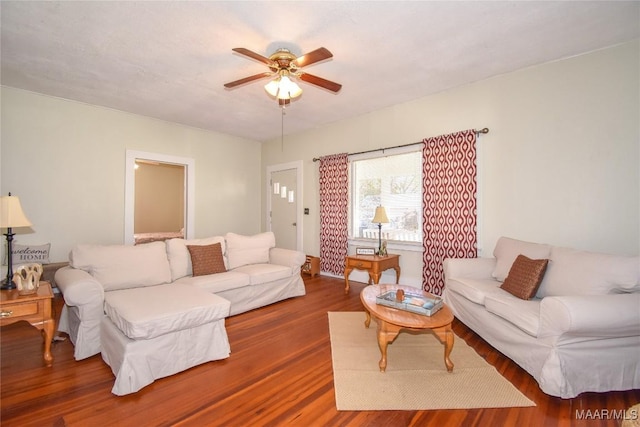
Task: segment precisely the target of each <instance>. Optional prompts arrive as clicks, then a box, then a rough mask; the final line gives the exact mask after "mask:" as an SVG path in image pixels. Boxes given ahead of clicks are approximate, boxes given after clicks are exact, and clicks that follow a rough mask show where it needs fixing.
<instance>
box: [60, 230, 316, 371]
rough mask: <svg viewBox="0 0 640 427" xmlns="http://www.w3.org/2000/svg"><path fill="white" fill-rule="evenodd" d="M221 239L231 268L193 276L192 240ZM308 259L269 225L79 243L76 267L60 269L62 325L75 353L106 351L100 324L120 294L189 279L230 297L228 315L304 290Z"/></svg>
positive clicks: (197, 288) (72, 259) (196, 288)
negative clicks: (283, 243) (281, 243)
mask: <svg viewBox="0 0 640 427" xmlns="http://www.w3.org/2000/svg"><path fill="white" fill-rule="evenodd" d="M215 243H220V245H221V251H222V254H223V258H224V264H225V267H226V268H227V271H226V272H222V273H218V274H210V275H203V276H195V277H194V276H193V275H192V264H191V258H190V253H189V250H188V249H187V245H196V246H204V245H212V244H215ZM304 261H305V255H304V254H303V253H302V252H298V251H292V250H288V249H282V248H276V247H275V237H274V235H273V233H270V232H269V233H261V234H257V235H255V236H242V235H238V234H234V233H227V234H226V235H225V236H224V237H222V236H216V237H210V238H205V239H194V240H184V239H171V240H167V241H166V242H153V243H147V244H143V245H138V246H125V245H110V246H100V245H76V246H75V247H74V248H73V249H72V251H71V253H70V255H69V264H70V265H69V267H65V268H62V269H60V270H58V271H57V272H56V275H55V280H56V284H57V286H58V288H59V289H60V290H61V292H62V295H63V297H64V301H65V305H64V306H63V309H62V313H61V316H60V324H59V326H58V330H59V331H61V332H65V333H67V334H68V335H69V337H70V339H71V341H72V342H73V344H74V346H75V351H74V357H75V359H76V360H81V359H84V358H87V357H90V356H93V355H94V354H97V353H100V352H101V349H102V345H101V333H100V328H101V326H100V324H101V322H102V320H103V318H105V317H109V316H110V314H109V313H108V312H107V314H106V315H105V301H108V300H109V298H110V297H113V298H115V297H117V296H118V294H119V293H123V292H127V291H129V292H130V289H135V288H141V287H155V286H162V285H163V284H167V283H172V284H180V285H181V286H183V285H185V286H186V288H185V289H190V290H192V291H193V292H194V293H202V292H203V291H206V293H210V294H215V295H216V296H218V297H221V298H222V299H223V300H226V301H228V302H229V303H230V306H229V307H228V312H227V313H226V314H225V315H224V316H223V317H226V316H227V315H234V314H238V313H242V312H245V311H249V310H252V309H255V308H258V307H262V306H265V305H268V304H271V303H274V302H277V301H281V300H284V299H286V298H291V297H296V296H301V295H304V294H305V287H304V282H303V281H302V278H301V276H300V267H301V266H302V264H303V263H304ZM158 289H160V288H158ZM145 292H149V291H145ZM140 304H145V301H140ZM111 320H112V321H113V320H114V319H111ZM116 324H117V323H116ZM103 357H104V355H103Z"/></svg>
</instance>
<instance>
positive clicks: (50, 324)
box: [42, 319, 55, 366]
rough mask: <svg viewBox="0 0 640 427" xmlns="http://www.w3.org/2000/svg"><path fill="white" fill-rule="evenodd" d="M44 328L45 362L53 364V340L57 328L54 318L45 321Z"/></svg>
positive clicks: (48, 364) (49, 364)
mask: <svg viewBox="0 0 640 427" xmlns="http://www.w3.org/2000/svg"><path fill="white" fill-rule="evenodd" d="M43 326H44V328H43V329H42V335H43V336H44V363H45V365H47V366H51V365H52V364H53V355H52V354H51V341H52V340H53V333H54V329H55V325H54V321H53V319H47V320H45V321H44V325H43Z"/></svg>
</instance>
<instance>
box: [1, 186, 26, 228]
mask: <svg viewBox="0 0 640 427" xmlns="http://www.w3.org/2000/svg"><path fill="white" fill-rule="evenodd" d="M30 225H31V221H29V220H28V219H27V217H26V216H25V214H24V212H22V206H20V199H19V198H17V197H16V196H12V195H11V193H9V195H8V196H2V197H0V228H12V227H29V226H30Z"/></svg>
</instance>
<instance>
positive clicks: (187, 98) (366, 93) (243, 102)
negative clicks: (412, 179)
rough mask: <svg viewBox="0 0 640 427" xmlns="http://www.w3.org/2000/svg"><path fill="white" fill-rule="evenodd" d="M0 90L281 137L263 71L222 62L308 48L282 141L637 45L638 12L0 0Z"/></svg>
mask: <svg viewBox="0 0 640 427" xmlns="http://www.w3.org/2000/svg"><path fill="white" fill-rule="evenodd" d="M0 14H1V58H0V59H1V65H2V68H1V83H2V85H5V86H11V87H16V88H21V89H26V90H30V91H34V92H39V93H44V94H48V95H52V96H56V97H61V98H66V99H73V100H77V101H82V102H86V103H89V104H95V105H102V106H106V107H110V108H114V109H118V110H123V111H128V112H132V113H137V114H142V115H145V116H150V117H155V118H158V119H162V120H168V121H171V122H177V123H183V124H185V125H189V126H194V127H198V128H204V129H210V130H214V131H218V132H223V133H226V134H231V135H236V136H239V137H243V138H248V139H251V140H256V141H265V140H269V139H272V138H278V137H280V135H281V112H280V109H279V107H278V105H277V102H276V101H274V100H272V99H270V98H269V97H268V96H267V95H266V93H265V91H264V89H263V85H264V84H265V83H266V82H267V81H268V80H259V81H257V82H254V83H250V84H248V85H244V86H241V87H238V88H236V89H233V90H228V89H225V88H224V87H223V84H224V83H227V82H230V81H233V80H236V79H239V78H242V77H246V76H249V75H253V74H257V73H260V72H263V71H267V68H266V66H264V65H263V64H260V63H258V62H256V61H253V60H250V59H247V58H246V57H243V56H240V55H238V54H235V53H232V51H231V49H232V48H234V47H244V48H247V49H250V50H252V51H254V52H256V53H259V54H261V55H264V56H269V55H270V54H271V53H273V52H274V51H275V50H276V49H277V48H279V47H285V48H289V49H290V50H291V51H292V52H293V53H294V54H295V55H301V54H303V53H307V52H310V51H312V50H315V49H317V48H319V47H326V48H327V49H329V50H330V51H331V52H332V53H333V55H334V57H333V58H332V59H331V60H328V61H324V62H321V63H317V64H314V65H311V66H309V67H308V68H306V69H305V70H306V71H308V72H310V73H312V74H315V75H317V76H320V77H324V78H326V79H329V80H332V81H335V82H338V83H341V84H342V85H343V88H342V90H341V91H340V92H339V93H338V94H333V93H331V92H328V91H326V90H323V89H319V88H317V87H315V86H312V85H309V84H306V83H304V82H303V83H301V84H300V86H301V87H302V88H303V90H304V93H303V95H302V96H301V97H300V98H299V99H298V100H296V101H294V102H292V104H291V106H289V107H288V108H287V109H286V116H285V124H284V128H285V129H284V130H285V134H291V133H295V132H300V131H304V130H308V129H312V128H318V127H321V126H323V125H325V124H327V123H331V122H335V121H338V120H341V119H344V118H349V117H354V116H358V115H362V114H365V113H367V112H370V111H374V110H378V109H381V108H384V107H388V106H391V105H394V104H398V103H401V102H405V101H409V100H412V99H417V98H420V97H423V96H426V95H429V94H433V93H436V92H440V91H443V90H446V89H448V88H452V87H455V86H460V85H464V84H466V83H470V82H474V81H478V80H482V79H485V78H488V77H491V76H495V75H498V74H503V73H507V72H510V71H514V70H517V69H521V68H524V67H529V66H532V65H535V64H540V63H544V62H549V61H554V60H558V59H561V58H565V57H569V56H574V55H578V54H581V53H585V52H589V51H593V50H596V49H600V48H604V47H608V46H612V45H615V44H619V43H622V42H625V41H628V40H632V39H636V38H638V37H640V2H638V1H632V2H617V1H613V2H609V1H602V2H583V1H545V2H536V1H534V2H520V1H518V2H516V1H511V2H503V1H469V2H468V1H445V2H437V1H418V2H416V1H413V2H404V1H386V2H364V1H341V2H330V1H321V2H279V1H269V2H266V1H263V2H253V1H235V2H234V1H209V2H207V1H205V2H191V1H187V2H184V1H182V2H178V1H165V2H157V1H123V2H113V1H83V2H66V1H62V2H58V1H52V2H35V1H34V2H27V1H2V2H0Z"/></svg>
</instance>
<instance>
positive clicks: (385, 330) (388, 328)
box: [376, 318, 401, 372]
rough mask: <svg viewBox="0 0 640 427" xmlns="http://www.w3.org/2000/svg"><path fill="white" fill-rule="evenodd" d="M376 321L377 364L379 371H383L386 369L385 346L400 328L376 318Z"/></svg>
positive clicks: (396, 334) (391, 340)
mask: <svg viewBox="0 0 640 427" xmlns="http://www.w3.org/2000/svg"><path fill="white" fill-rule="evenodd" d="M376 321H377V322H378V347H379V348H380V356H381V357H380V362H378V366H379V367H380V372H385V371H386V370H387V347H388V346H389V343H391V342H393V340H394V339H395V338H396V337H397V336H398V333H400V329H401V328H398V327H396V326H393V325H390V324H388V323H387V322H385V321H383V320H380V319H377V318H376Z"/></svg>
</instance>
